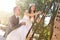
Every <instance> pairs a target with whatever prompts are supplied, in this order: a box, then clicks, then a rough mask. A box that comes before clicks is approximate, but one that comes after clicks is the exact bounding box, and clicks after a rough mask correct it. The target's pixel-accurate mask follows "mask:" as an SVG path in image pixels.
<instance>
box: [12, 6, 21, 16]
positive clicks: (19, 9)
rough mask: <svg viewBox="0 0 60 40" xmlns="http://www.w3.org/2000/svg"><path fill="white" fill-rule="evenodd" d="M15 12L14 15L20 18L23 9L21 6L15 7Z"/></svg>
mask: <svg viewBox="0 0 60 40" xmlns="http://www.w3.org/2000/svg"><path fill="white" fill-rule="evenodd" d="M13 10H14V14H15V15H16V16H19V15H20V12H21V8H20V7H19V6H16V7H14V9H13Z"/></svg>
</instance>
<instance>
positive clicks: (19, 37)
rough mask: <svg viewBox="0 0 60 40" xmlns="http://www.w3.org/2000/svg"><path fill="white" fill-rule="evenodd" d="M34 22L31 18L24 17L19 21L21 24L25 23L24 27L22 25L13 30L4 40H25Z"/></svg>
mask: <svg viewBox="0 0 60 40" xmlns="http://www.w3.org/2000/svg"><path fill="white" fill-rule="evenodd" d="M33 21H34V19H33V18H31V19H29V17H28V16H27V15H24V17H23V19H22V20H20V23H21V22H26V25H22V26H20V27H19V28H17V29H15V30H13V31H12V32H11V33H10V34H9V35H8V36H7V38H6V40H26V35H27V33H28V31H29V29H30V28H31V26H32V22H33Z"/></svg>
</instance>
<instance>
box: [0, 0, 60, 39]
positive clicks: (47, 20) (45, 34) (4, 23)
mask: <svg viewBox="0 0 60 40" xmlns="http://www.w3.org/2000/svg"><path fill="white" fill-rule="evenodd" d="M59 2H60V0H0V35H1V36H3V35H4V33H5V30H6V28H7V27H8V20H9V17H10V16H12V15H13V8H14V7H15V6H17V5H18V6H21V8H22V12H21V13H22V14H21V18H22V17H23V14H24V11H25V10H26V9H28V8H29V4H30V3H35V4H36V10H41V11H42V10H43V11H44V13H46V16H45V17H44V18H43V20H42V22H41V24H40V27H39V29H38V30H37V32H36V33H35V36H34V38H35V39H36V40H37V39H38V38H40V39H41V40H50V37H51V34H52V32H51V31H52V30H51V29H52V27H53V24H54V18H55V15H56V11H57V6H58V5H57V4H58V3H59ZM49 6H50V7H49ZM48 7H49V8H48ZM46 8H48V10H45V9H46ZM41 16H42V15H40V17H41ZM52 18H53V19H52ZM34 28H35V27H34ZM40 34H41V35H40Z"/></svg>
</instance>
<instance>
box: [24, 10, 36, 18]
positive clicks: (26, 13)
mask: <svg viewBox="0 0 60 40" xmlns="http://www.w3.org/2000/svg"><path fill="white" fill-rule="evenodd" d="M24 15H27V16H31V17H33V16H34V15H36V14H29V13H28V10H26V11H25V12H24Z"/></svg>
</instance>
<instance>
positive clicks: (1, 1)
mask: <svg viewBox="0 0 60 40" xmlns="http://www.w3.org/2000/svg"><path fill="white" fill-rule="evenodd" d="M15 6H16V3H15V0H0V11H5V12H12V10H13V7H15Z"/></svg>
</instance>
